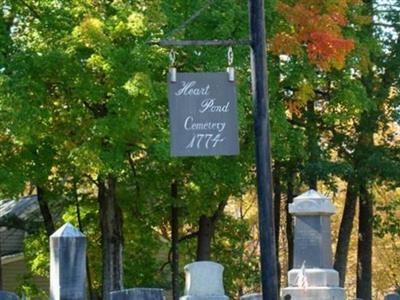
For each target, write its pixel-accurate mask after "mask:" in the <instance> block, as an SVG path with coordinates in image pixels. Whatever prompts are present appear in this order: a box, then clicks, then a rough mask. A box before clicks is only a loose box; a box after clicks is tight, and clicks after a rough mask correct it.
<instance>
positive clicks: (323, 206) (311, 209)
mask: <svg viewBox="0 0 400 300" xmlns="http://www.w3.org/2000/svg"><path fill="white" fill-rule="evenodd" d="M335 211H336V208H335V206H334V205H333V204H332V202H331V201H330V199H329V198H328V197H326V196H324V195H322V194H321V193H318V192H317V191H314V190H309V191H307V192H305V193H303V194H301V195H300V196H298V197H296V198H294V202H293V203H291V204H290V205H289V212H290V213H291V214H293V215H333V214H334V213H335Z"/></svg>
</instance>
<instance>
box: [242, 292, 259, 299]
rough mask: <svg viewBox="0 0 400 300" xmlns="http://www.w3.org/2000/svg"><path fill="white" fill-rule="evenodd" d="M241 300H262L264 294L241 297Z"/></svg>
mask: <svg viewBox="0 0 400 300" xmlns="http://www.w3.org/2000/svg"><path fill="white" fill-rule="evenodd" d="M240 300H262V294H260V293H254V294H246V295H243V296H242V297H240Z"/></svg>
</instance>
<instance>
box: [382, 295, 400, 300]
mask: <svg viewBox="0 0 400 300" xmlns="http://www.w3.org/2000/svg"><path fill="white" fill-rule="evenodd" d="M384 299H385V300H400V295H399V294H397V293H389V294H386V295H385V298H384Z"/></svg>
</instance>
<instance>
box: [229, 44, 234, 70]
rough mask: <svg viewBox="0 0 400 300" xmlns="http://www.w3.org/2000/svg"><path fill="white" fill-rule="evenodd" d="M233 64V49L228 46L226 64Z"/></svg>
mask: <svg viewBox="0 0 400 300" xmlns="http://www.w3.org/2000/svg"><path fill="white" fill-rule="evenodd" d="M232 64H233V49H232V47H229V48H228V66H229V67H230V66H232Z"/></svg>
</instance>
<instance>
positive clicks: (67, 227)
mask: <svg viewBox="0 0 400 300" xmlns="http://www.w3.org/2000/svg"><path fill="white" fill-rule="evenodd" d="M51 237H52V238H59V237H66V238H77V237H85V236H84V235H83V234H82V232H80V231H79V230H78V229H77V228H75V227H74V226H72V225H71V224H70V223H65V224H64V225H63V226H61V227H60V228H59V229H58V230H57V231H56V232H54V233H53V234H52V235H51Z"/></svg>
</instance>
